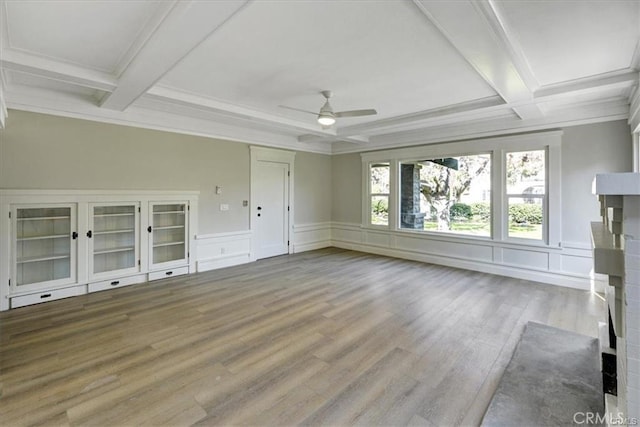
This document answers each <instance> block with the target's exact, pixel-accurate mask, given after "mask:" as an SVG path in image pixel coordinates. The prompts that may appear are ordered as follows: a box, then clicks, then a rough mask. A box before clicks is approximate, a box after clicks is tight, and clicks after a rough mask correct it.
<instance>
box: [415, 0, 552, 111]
mask: <svg viewBox="0 0 640 427" xmlns="http://www.w3.org/2000/svg"><path fill="white" fill-rule="evenodd" d="M414 3H415V4H416V5H417V6H418V9H420V11H422V13H423V14H424V15H425V16H426V17H427V18H428V19H429V21H431V23H432V24H433V25H435V27H436V28H438V30H439V31H440V32H441V33H442V34H443V35H444V37H445V38H446V39H447V40H449V42H450V43H451V45H452V46H453V47H454V48H455V49H456V50H457V51H458V52H459V53H460V55H462V57H463V58H465V60H466V61H467V62H468V63H469V64H470V65H471V66H472V67H473V68H474V69H475V70H476V72H477V73H478V74H479V75H480V76H481V77H482V78H483V79H484V80H485V81H486V82H487V84H489V86H491V87H492V88H493V89H494V90H495V91H496V92H497V93H498V95H500V96H501V97H502V98H503V99H504V101H505V103H507V104H512V103H516V102H522V101H527V100H531V99H533V93H534V91H535V89H536V88H537V83H536V80H535V78H534V76H533V73H532V72H531V70H530V68H529V66H528V62H527V61H526V58H525V57H524V54H523V53H522V49H521V48H520V47H519V44H518V43H517V40H516V38H515V37H514V35H513V32H512V31H511V30H510V28H509V27H508V24H507V23H506V21H505V19H504V17H503V15H502V14H501V13H500V11H499V10H498V8H497V7H496V5H495V4H494V3H490V2H489V1H487V0H480V1H455V2H454V1H451V2H439V1H438V2H434V1H428V0H414ZM514 111H515V112H516V114H518V115H519V116H520V117H521V118H522V119H532V118H539V117H542V115H543V114H542V112H541V111H540V110H539V109H537V108H536V107H535V106H529V107H527V108H520V109H518V108H514Z"/></svg>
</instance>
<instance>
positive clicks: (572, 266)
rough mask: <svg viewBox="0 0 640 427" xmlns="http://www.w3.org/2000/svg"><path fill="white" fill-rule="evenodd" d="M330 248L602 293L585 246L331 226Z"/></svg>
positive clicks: (602, 282)
mask: <svg viewBox="0 0 640 427" xmlns="http://www.w3.org/2000/svg"><path fill="white" fill-rule="evenodd" d="M331 235H332V238H331V241H332V245H333V246H335V247H339V248H344V249H352V250H357V251H362V252H369V253H375V254H379V255H387V256H392V257H397V258H404V259H410V260H415V261H423V262H429V263H434V264H441V265H448V266H452V267H459V268H464V269H468V270H474V271H482V272H485V273H493V274H499V275H503V276H509V277H515V278H519V279H525V280H532V281H537V282H542V283H548V284H552V285H559V286H566V287H570V288H577V289H584V290H589V289H594V290H596V291H599V292H601V291H602V290H603V289H604V285H605V282H604V281H603V280H602V277H598V275H596V276H595V277H594V275H593V273H592V271H591V266H592V265H593V261H592V254H591V251H590V249H589V246H588V245H586V244H580V243H568V244H567V246H566V247H557V248H556V247H545V246H539V245H533V244H518V243H511V242H498V241H491V240H482V239H474V238H465V237H458V236H442V237H440V236H433V235H426V234H425V235H422V234H418V233H415V234H412V233H407V232H405V231H401V232H394V231H387V230H372V229H370V228H363V227H361V226H360V224H349V223H333V224H332V227H331Z"/></svg>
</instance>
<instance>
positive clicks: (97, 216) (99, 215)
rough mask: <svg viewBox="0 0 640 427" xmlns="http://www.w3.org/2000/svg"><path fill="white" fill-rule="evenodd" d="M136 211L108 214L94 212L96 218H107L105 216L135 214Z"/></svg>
mask: <svg viewBox="0 0 640 427" xmlns="http://www.w3.org/2000/svg"><path fill="white" fill-rule="evenodd" d="M134 215H135V212H125V213H107V214H94V215H93V216H94V218H105V217H109V218H111V217H115V216H134Z"/></svg>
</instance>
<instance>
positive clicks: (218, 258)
mask: <svg viewBox="0 0 640 427" xmlns="http://www.w3.org/2000/svg"><path fill="white" fill-rule="evenodd" d="M251 236H252V232H251V230H244V231H232V232H227V233H213V234H200V235H197V236H196V245H197V248H198V252H197V253H198V259H197V261H196V268H197V271H198V272H203V271H209V270H216V269H218V268H224V267H231V266H234V265H240V264H246V263H248V262H251V261H252V256H251Z"/></svg>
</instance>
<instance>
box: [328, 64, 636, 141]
mask: <svg viewBox="0 0 640 427" xmlns="http://www.w3.org/2000/svg"><path fill="white" fill-rule="evenodd" d="M636 85H638V72H636V71H631V70H626V71H621V72H614V73H608V74H603V75H600V76H596V77H588V78H583V79H579V80H573V81H570V82H563V83H559V84H554V85H550V86H542V87H540V89H538V91H537V92H536V93H535V97H534V99H533V100H529V99H526V100H522V101H517V102H512V103H508V104H505V103H504V102H502V100H500V99H498V98H487V99H481V100H476V101H472V102H465V103H462V104H457V105H453V106H449V107H445V108H438V109H434V110H428V111H423V112H420V113H414V114H408V115H406V116H400V117H392V118H388V119H383V120H378V121H374V122H369V123H364V124H359V125H353V126H348V127H345V128H341V129H339V130H338V136H340V137H348V136H350V135H380V134H383V133H389V132H394V131H398V132H402V131H407V130H411V129H420V128H422V129H424V128H426V127H429V126H432V125H446V124H448V123H455V122H467V121H477V120H482V119H494V118H495V116H496V115H498V114H499V112H500V111H504V110H515V109H518V110H520V111H528V110H534V109H535V110H540V107H539V106H538V105H537V104H538V103H543V102H549V101H558V100H562V99H566V100H568V101H571V100H572V99H573V98H574V97H575V96H576V95H584V94H588V93H596V92H599V91H603V92H604V91H610V90H611V89H625V88H629V89H631V88H633V87H635V86H636ZM535 110H534V111H535ZM532 116H533V117H531V118H529V119H527V120H533V119H539V118H541V117H542V116H536V115H535V114H532ZM519 117H521V118H522V116H519Z"/></svg>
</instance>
